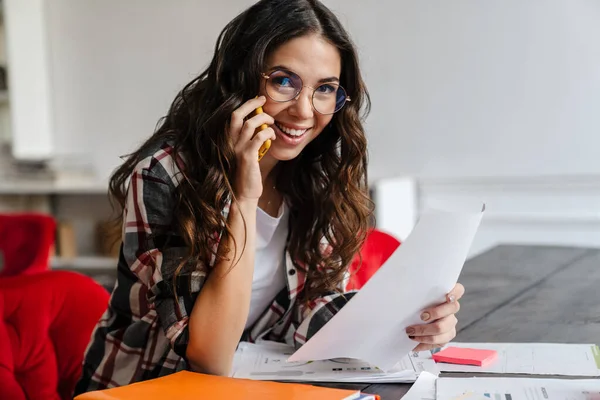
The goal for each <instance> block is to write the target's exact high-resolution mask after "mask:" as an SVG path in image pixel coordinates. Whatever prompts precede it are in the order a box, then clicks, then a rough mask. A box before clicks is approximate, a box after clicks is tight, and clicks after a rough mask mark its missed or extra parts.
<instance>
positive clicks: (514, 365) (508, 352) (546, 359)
mask: <svg viewBox="0 0 600 400" xmlns="http://www.w3.org/2000/svg"><path fill="white" fill-rule="evenodd" d="M448 346H454V347H469V348H475V349H487V350H496V351H497V352H498V359H497V360H496V361H495V362H494V363H492V364H490V365H488V366H486V367H476V366H472V365H456V364H445V363H438V367H439V368H440V370H441V371H442V372H483V373H498V374H531V375H565V376H582V377H584V376H589V377H596V376H600V351H599V349H598V346H597V345H595V344H563V343H450V344H449V345H448ZM599 400H600V399H599Z"/></svg>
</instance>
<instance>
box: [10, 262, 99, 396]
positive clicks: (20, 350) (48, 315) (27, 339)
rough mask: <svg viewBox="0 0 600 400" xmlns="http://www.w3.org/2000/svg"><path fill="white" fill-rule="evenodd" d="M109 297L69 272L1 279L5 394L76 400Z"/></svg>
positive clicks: (90, 282)
mask: <svg viewBox="0 0 600 400" xmlns="http://www.w3.org/2000/svg"><path fill="white" fill-rule="evenodd" d="M108 297H109V294H108V292H107V291H106V290H105V289H104V288H103V287H102V286H100V285H99V284H97V283H96V282H95V281H94V280H93V279H92V278H90V277H88V276H85V275H80V274H78V273H75V272H70V271H46V272H40V273H38V274H34V275H29V274H27V275H19V276H15V277H10V278H3V279H0V316H1V318H0V399H11V400H25V399H36V400H50V399H52V400H57V399H72V397H73V395H72V393H73V390H74V388H75V384H76V383H77V380H78V379H79V376H80V374H81V365H82V361H83V355H84V352H85V349H86V346H87V344H88V342H89V340H90V337H91V334H92V330H93V329H94V326H95V324H96V322H97V321H98V319H99V318H100V316H101V315H102V313H103V312H104V310H105V309H106V307H107V304H108Z"/></svg>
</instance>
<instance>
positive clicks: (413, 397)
mask: <svg viewBox="0 0 600 400" xmlns="http://www.w3.org/2000/svg"><path fill="white" fill-rule="evenodd" d="M437 378H438V377H437V376H436V375H434V374H430V373H429V372H427V371H424V372H421V373H420V374H419V377H418V378H417V381H416V382H415V383H414V384H413V385H412V386H411V387H410V389H409V390H408V392H406V394H405V395H404V396H402V400H436V394H435V387H436V384H435V382H436V380H437Z"/></svg>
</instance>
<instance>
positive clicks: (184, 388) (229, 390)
mask: <svg viewBox="0 0 600 400" xmlns="http://www.w3.org/2000/svg"><path fill="white" fill-rule="evenodd" d="M360 398H362V397H361V395H360V392H358V391H356V390H341V389H330V388H323V387H317V386H311V385H304V384H298V383H277V382H265V381H253V380H247V379H236V378H226V377H222V376H214V375H205V374H198V373H195V372H189V371H181V372H177V373H174V374H171V375H167V376H164V377H162V378H157V379H151V380H148V381H143V382H138V383H133V384H131V385H127V386H121V387H117V388H113V389H106V390H97V391H94V392H88V393H84V394H80V395H79V396H77V397H75V400H126V399H127V400H130V399H131V400H133V399H144V400H154V399H157V400H158V399H160V400H164V399H177V400H199V399H228V400H242V399H244V400H245V399H261V400H271V399H273V400H275V399H277V400H280V399H294V400H301V399H311V400H314V399H319V400H350V399H360ZM372 398H374V399H379V397H378V396H373V397H372Z"/></svg>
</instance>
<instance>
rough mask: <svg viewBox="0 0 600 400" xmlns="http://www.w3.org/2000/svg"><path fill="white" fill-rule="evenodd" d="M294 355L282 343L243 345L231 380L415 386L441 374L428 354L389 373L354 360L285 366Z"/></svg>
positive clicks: (416, 355) (418, 355) (404, 361)
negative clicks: (428, 375) (422, 378)
mask: <svg viewBox="0 0 600 400" xmlns="http://www.w3.org/2000/svg"><path fill="white" fill-rule="evenodd" d="M293 352H294V348H293V347H292V346H289V345H286V344H283V343H275V342H261V343H258V344H254V343H246V342H242V343H240V344H239V346H238V349H237V351H236V354H235V359H234V365H233V373H232V377H234V378H244V379H253V380H269V381H284V382H293V381H303V382H361V383H362V382H364V383H386V382H387V383H390V382H395V383H400V382H414V381H415V379H416V378H417V376H418V375H419V373H420V372H421V371H428V372H430V373H433V374H435V375H434V376H437V374H439V370H438V369H437V366H436V363H435V362H434V361H433V360H432V359H431V357H430V356H429V354H427V353H429V352H420V353H411V355H410V357H409V356H407V357H405V358H403V359H402V360H401V362H400V363H398V364H397V365H396V366H395V367H394V370H393V371H392V372H389V373H385V372H383V371H381V370H379V369H377V368H375V367H373V366H372V365H370V364H369V363H366V362H363V361H359V360H353V359H337V360H322V361H313V362H289V363H288V362H286V359H287V358H288V357H289V356H290V355H291V354H292V353H293Z"/></svg>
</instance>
